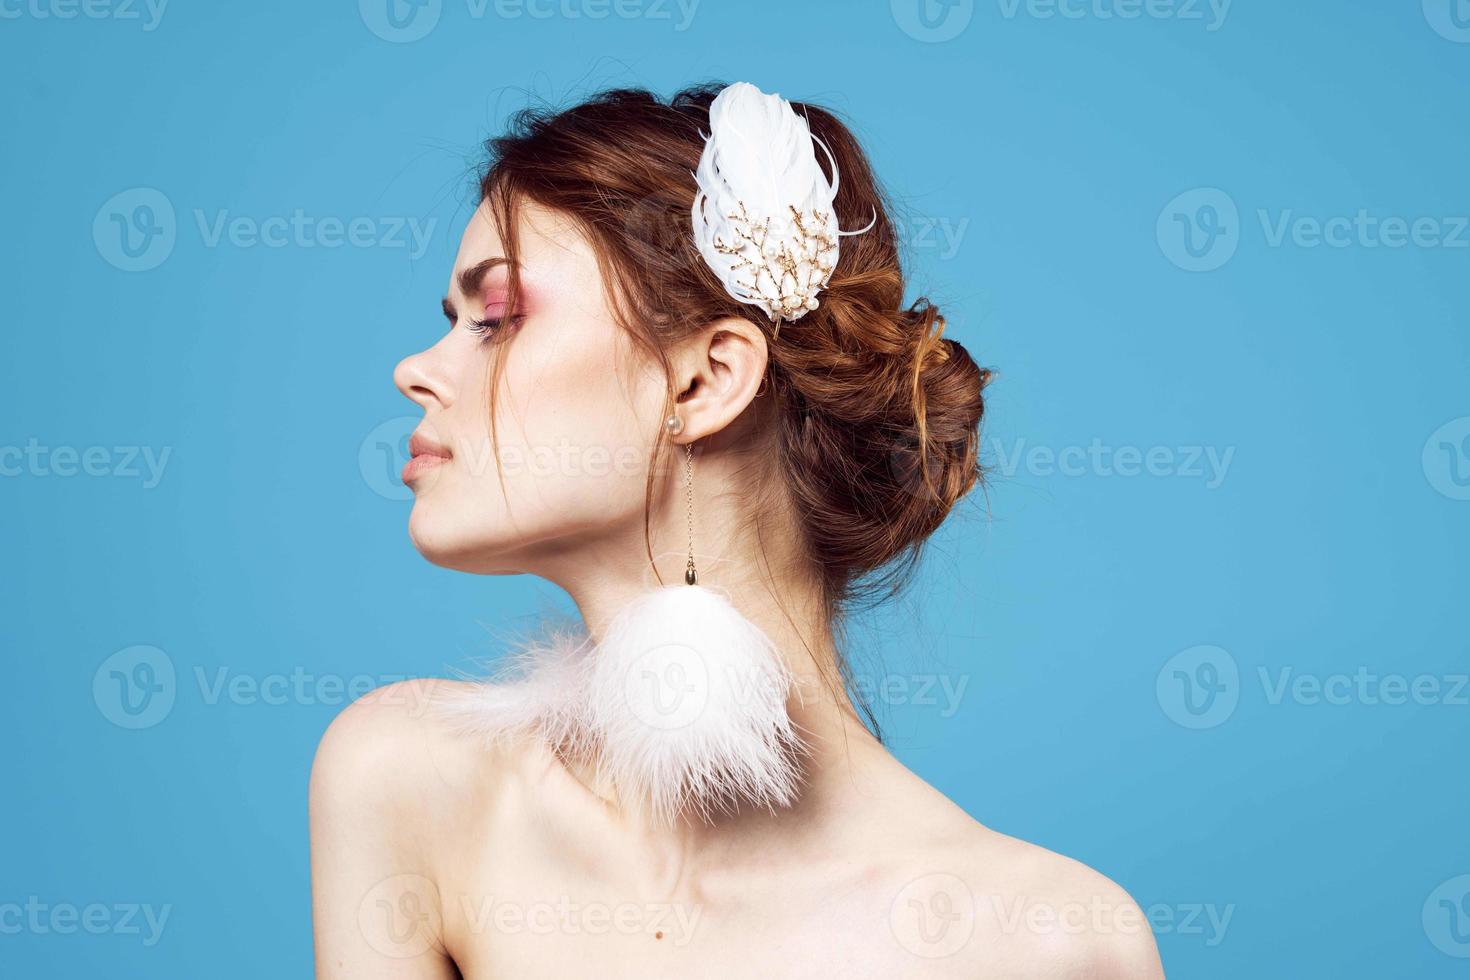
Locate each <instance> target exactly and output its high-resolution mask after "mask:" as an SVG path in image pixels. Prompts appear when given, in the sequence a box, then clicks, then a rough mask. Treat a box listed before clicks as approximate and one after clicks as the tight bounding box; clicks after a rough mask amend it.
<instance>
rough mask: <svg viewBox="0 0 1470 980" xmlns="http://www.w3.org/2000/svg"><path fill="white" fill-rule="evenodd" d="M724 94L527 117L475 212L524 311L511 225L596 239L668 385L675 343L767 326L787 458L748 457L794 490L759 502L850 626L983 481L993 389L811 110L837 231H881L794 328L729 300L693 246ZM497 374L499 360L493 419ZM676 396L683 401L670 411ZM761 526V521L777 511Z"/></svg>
mask: <svg viewBox="0 0 1470 980" xmlns="http://www.w3.org/2000/svg"><path fill="white" fill-rule="evenodd" d="M724 87H725V86H724V85H723V84H719V83H707V84H703V85H699V86H695V87H691V88H687V89H685V90H684V91H681V92H679V93H678V94H676V95H675V96H673V98H672V99H670V100H668V101H667V102H665V101H662V100H660V99H659V98H658V97H657V96H656V95H654V94H653V93H652V92H649V91H646V90H643V89H630V88H619V89H613V90H609V91H605V92H602V93H600V94H597V95H595V96H593V97H592V98H590V99H588V100H586V101H584V102H582V103H580V104H578V105H574V106H572V107H570V108H565V109H551V108H526V109H523V110H521V111H519V112H518V113H516V114H515V115H514V116H513V117H512V118H511V121H510V123H509V126H508V129H507V132H505V133H504V134H503V135H500V136H497V137H494V138H492V139H490V140H489V141H487V143H486V150H487V151H488V161H487V163H486V164H485V167H484V169H483V171H482V172H481V174H480V181H479V185H480V187H479V189H480V196H481V199H482V201H484V202H486V203H487V205H488V206H489V210H490V212H491V214H492V216H493V218H494V221H495V225H496V228H497V230H498V231H499V233H500V238H501V241H502V242H503V243H504V244H505V250H506V255H507V258H509V259H510V263H509V273H510V284H509V291H510V296H509V302H510V307H509V308H510V309H512V310H514V309H516V308H517V307H516V305H515V304H516V298H517V293H518V290H519V288H520V286H519V280H518V276H517V269H518V261H519V259H518V254H517V253H518V245H517V241H516V236H515V227H516V223H515V216H516V208H517V206H518V204H519V203H520V202H522V201H532V202H535V203H536V204H539V205H541V206H543V207H546V208H549V209H552V210H555V211H557V212H561V213H562V214H564V215H566V216H568V217H570V218H571V219H572V220H573V222H574V223H575V225H576V226H577V227H579V228H580V230H581V231H582V232H583V233H584V234H585V235H586V237H587V238H588V240H589V242H590V243H591V244H592V246H593V248H594V250H595V252H596V254H597V257H598V266H599V270H600V272H601V274H602V279H603V282H604V284H605V289H606V292H607V301H608V303H609V306H610V308H611V310H612V312H613V315H614V317H615V318H616V319H617V321H618V323H619V325H620V326H621V327H622V328H623V329H625V330H626V331H627V332H628V334H629V335H630V336H631V337H632V339H633V341H634V342H635V344H637V345H638V346H639V347H640V348H642V349H643V350H644V351H646V352H647V353H648V354H650V355H651V356H652V357H653V358H654V359H655V360H657V361H659V362H660V363H662V364H663V366H664V368H665V370H666V371H667V370H668V368H669V361H668V358H667V355H666V353H665V352H666V349H667V348H668V347H669V345H670V344H671V343H672V342H674V341H677V340H678V339H680V338H682V337H684V336H687V335H688V334H690V333H692V332H694V331H696V330H698V329H700V328H701V327H703V326H704V325H707V324H709V323H712V322H715V321H717V320H719V319H722V318H725V317H744V318H746V319H748V320H751V321H752V322H755V323H758V324H760V325H762V328H763V329H764V330H765V333H766V336H767V339H768V341H769V363H768V367H767V375H766V377H765V379H764V380H763V382H762V386H763V398H761V399H758V400H757V403H758V404H759V403H761V402H765V404H764V405H762V406H761V410H762V411H766V412H769V413H770V421H771V425H770V428H771V429H772V430H774V432H773V435H772V438H773V440H774V441H773V444H772V446H773V451H772V452H770V453H756V454H752V458H753V459H762V460H769V461H770V463H769V464H768V465H774V468H775V469H776V470H777V471H779V474H780V477H781V479H780V481H779V483H780V484H782V486H781V487H773V486H769V485H767V486H764V487H761V486H753V487H752V488H751V490H752V493H755V494H760V493H768V494H769V493H779V492H784V493H786V494H787V495H788V496H789V501H790V504H791V505H792V507H794V512H795V514H796V515H797V517H798V518H799V523H800V533H801V535H802V542H801V543H802V545H803V549H802V550H803V552H804V554H805V556H806V558H807V559H808V561H809V563H810V566H811V572H812V573H813V574H814V575H815V576H816V577H817V581H819V582H820V587H821V599H822V603H823V608H824V611H825V613H826V618H827V622H828V623H829V624H832V625H834V626H838V625H839V622H840V620H841V618H842V613H843V612H844V611H846V610H847V609H849V608H850V607H851V606H852V605H853V603H854V600H859V599H866V600H873V601H876V600H878V599H881V598H884V597H886V596H888V595H892V594H893V593H895V592H897V591H898V590H899V589H901V588H902V587H903V585H904V584H906V582H907V580H908V577H909V575H910V573H911V572H912V570H913V568H914V567H915V565H916V564H917V561H918V558H919V555H920V550H921V548H922V545H923V543H924V541H925V540H926V539H927V538H928V537H929V535H930V534H931V533H933V531H934V530H935V529H936V528H938V527H939V525H940V523H941V522H943V520H944V519H945V517H946V516H947V515H948V514H949V512H950V510H951V508H953V507H954V505H955V504H956V502H957V501H959V500H960V498H962V497H964V496H965V495H966V494H967V493H969V492H970V490H971V489H973V488H974V487H975V486H976V484H977V483H978V482H979V481H980V480H981V476H982V474H981V466H980V460H979V442H980V434H979V427H980V422H981V418H982V416H983V414H984V410H985V403H984V398H983V394H982V393H983V390H984V388H985V386H986V384H987V383H988V381H989V380H990V372H989V371H988V370H986V369H984V368H981V367H978V366H977V365H976V363H975V361H974V360H973V359H972V358H971V357H970V355H969V353H967V352H966V351H965V348H964V347H963V346H961V345H960V344H959V343H958V342H957V341H956V340H954V339H953V338H950V337H944V336H942V334H943V331H944V318H943V317H942V316H941V315H940V313H939V310H938V309H937V308H936V307H935V306H934V305H932V304H931V303H930V302H929V301H928V300H927V299H923V298H920V299H919V300H917V301H916V302H915V303H913V304H912V305H909V306H905V305H904V302H903V301H904V291H905V277H904V272H903V269H902V267H901V265H900V256H899V250H898V243H897V240H896V238H895V234H894V227H893V222H892V219H891V217H890V207H889V204H888V201H887V198H886V195H885V194H884V192H883V191H882V189H881V188H880V186H879V184H878V182H877V180H876V178H875V177H874V175H873V172H872V168H871V167H870V165H869V163H868V160H867V157H866V155H865V154H864V153H863V150H862V148H861V147H860V146H859V144H858V141H857V139H856V138H855V137H854V136H853V134H852V133H851V132H850V131H849V129H848V128H847V126H845V125H844V124H843V123H842V122H840V121H839V120H838V118H837V117H836V116H835V115H834V114H833V113H832V112H830V111H828V110H826V109H823V108H822V107H820V106H817V105H812V104H810V103H803V102H793V103H792V107H793V108H794V109H795V110H796V112H797V113H798V114H800V115H802V116H804V117H805V118H806V120H807V122H808V125H809V126H810V129H811V132H812V133H813V135H815V136H816V137H818V138H820V139H821V140H822V141H823V142H824V143H826V145H827V147H828V148H829V149H830V150H831V153H832V157H833V159H834V160H835V161H836V164H837V168H838V172H839V174H840V177H841V183H840V188H839V191H838V194H837V198H836V201H835V207H836V211H837V217H838V221H839V223H840V227H841V228H842V229H843V230H844V231H848V230H852V229H856V228H862V227H864V226H865V225H867V224H868V222H869V221H870V220H872V221H873V225H872V228H871V229H869V230H868V231H866V232H864V233H862V234H859V235H852V236H848V237H844V238H842V240H841V250H840V255H839V258H838V262H837V266H836V268H835V270H834V271H833V274H832V277H831V280H830V282H829V284H828V286H827V287H826V288H825V289H823V290H822V292H821V294H820V295H819V297H818V298H819V301H820V305H819V306H818V307H817V309H816V310H814V311H811V312H809V313H807V314H806V315H805V316H803V317H802V318H801V319H800V320H797V321H795V322H793V323H789V324H786V325H785V326H784V328H782V329H779V330H777V329H774V325H773V324H772V323H771V322H770V321H769V319H768V318H767V316H766V314H765V313H764V312H763V311H762V310H760V309H759V308H757V307H754V306H749V305H746V304H743V303H741V302H739V301H737V300H735V299H733V298H732V297H731V296H730V295H729V294H728V293H726V291H725V289H724V287H723V285H722V284H721V282H720V281H719V279H718V278H717V277H716V276H715V274H714V272H713V271H712V270H711V269H710V268H709V266H708V265H707V264H706V263H705V261H704V259H703V258H702V257H701V255H700V253H699V250H698V248H697V246H696V245H695V241H694V237H693V231H692V227H691V218H690V211H691V206H692V204H693V201H694V195H695V190H696V184H695V180H694V177H693V171H695V170H696V169H697V167H698V164H699V159H700V155H701V153H702V152H703V149H704V143H705V135H704V134H705V133H707V132H708V131H709V108H710V103H711V102H713V101H714V98H715V96H716V95H718V94H719V92H720V91H721V89H723V88H724ZM825 157H826V154H819V155H818V158H819V160H823V161H825ZM823 166H824V168H825V166H826V164H825V162H824V163H823ZM827 176H828V178H829V179H830V178H831V176H832V175H831V173H830V172H829V173H828V174H827ZM507 333H508V332H507ZM501 336H504V333H503V334H501ZM501 360H502V359H501V358H494V359H493V361H494V368H492V370H494V371H495V375H496V376H495V377H493V378H492V382H491V384H490V386H489V389H490V391H491V393H492V396H491V399H492V400H491V413H492V420H493V414H494V400H493V393H494V392H495V390H496V388H497V384H498V381H499V376H498V375H499V367H500V363H501ZM764 396H769V401H767V400H766V398H765V397H764ZM673 398H674V392H673V391H672V387H671V389H670V392H669V401H668V403H667V406H666V407H667V409H668V410H669V411H672V409H673V407H674V401H673ZM752 407H754V406H752ZM667 414H668V412H667V411H666V412H665V415H667ZM661 419H662V417H661ZM661 419H660V420H661ZM493 431H494V427H493V421H492V432H493ZM670 447H671V444H670V443H669V442H668V440H667V439H666V438H664V439H660V441H659V443H658V448H657V449H656V450H655V456H654V459H653V460H652V461H651V464H652V465H650V468H649V478H648V487H649V493H648V497H647V501H646V507H645V542H646V543H647V544H648V557H649V560H650V562H652V560H653V551H652V543H651V539H650V536H649V531H648V524H649V518H650V516H651V514H652V509H653V492H654V488H655V483H654V473H655V471H656V470H657V468H658V465H657V464H658V463H659V454H660V453H661V452H663V451H665V450H667V449H669V448H670ZM767 499H769V498H767ZM752 510H753V511H755V514H754V515H753V518H752V519H754V520H756V521H757V522H758V521H759V519H760V514H761V513H762V512H763V511H764V512H767V513H769V512H770V511H769V510H768V509H766V508H763V507H759V506H757V507H754V508H752ZM759 531H760V528H759V527H757V533H758V534H759ZM760 540H764V539H760ZM656 572H657V569H656V568H655V573H656ZM839 668H840V669H842V670H843V671H844V673H845V671H846V666H845V665H839Z"/></svg>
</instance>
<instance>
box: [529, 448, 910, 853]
mask: <svg viewBox="0 0 1470 980" xmlns="http://www.w3.org/2000/svg"><path fill="white" fill-rule="evenodd" d="M681 452H682V450H681ZM696 459H697V461H698V462H697V469H696V477H695V480H696V483H695V486H696V498H695V505H694V545H695V556H694V558H695V566H696V569H697V571H698V576H699V584H700V585H701V586H704V587H705V588H708V589H711V590H713V591H716V592H719V593H721V594H722V595H724V596H725V597H726V598H727V599H728V600H729V601H730V603H731V604H732V605H734V606H735V608H736V609H737V610H738V611H739V613H740V614H741V615H742V616H744V617H745V618H746V619H747V620H749V621H750V622H751V623H753V624H754V625H755V626H757V627H758V628H759V629H760V630H761V631H762V632H763V633H765V635H766V636H767V637H769V638H770V640H771V642H772V644H773V645H774V646H775V648H776V650H777V651H778V652H779V655H780V656H781V657H782V659H783V660H784V661H785V664H786V666H787V669H788V670H789V671H790V673H791V676H792V678H793V679H794V682H795V683H794V687H793V696H792V697H791V698H790V699H789V701H788V704H787V711H788V714H789V715H790V717H791V720H792V721H793V723H794V724H795V725H796V726H797V729H798V731H799V733H800V735H801V738H802V740H803V743H804V746H805V749H806V752H805V755H804V756H803V758H802V760H801V766H802V775H803V778H802V786H801V792H800V795H799V798H798V800H797V802H796V804H795V805H794V806H792V807H790V808H786V809H782V810H780V811H778V812H777V813H775V814H771V813H769V812H768V811H765V810H754V809H751V810H747V811H744V812H737V813H733V814H718V815H715V816H714V817H713V818H712V819H711V820H710V821H708V822H706V821H704V820H701V819H700V818H699V817H698V816H691V817H690V818H689V819H688V820H685V821H682V822H680V823H679V824H677V825H676V826H675V827H673V828H669V827H667V826H662V825H658V824H656V823H655V822H653V821H651V820H647V819H645V818H644V817H642V816H640V815H639V813H638V811H637V809H636V808H635V807H626V808H625V807H614V808H612V811H611V812H612V814H613V815H612V816H611V817H610V819H615V820H617V821H619V822H620V823H622V824H624V827H623V829H624V830H625V831H627V832H629V833H630V834H631V835H633V836H634V837H635V838H642V839H645V840H646V841H648V843H649V846H650V847H651V848H653V849H654V851H655V852H656V853H657V854H659V855H662V857H661V858H660V857H655V858H654V863H655V865H669V866H674V867H680V868H682V867H684V866H685V864H686V862H687V860H688V859H689V856H690V855H691V854H693V853H696V852H697V853H699V854H701V855H712V854H727V856H732V855H729V852H728V851H727V850H726V849H727V847H735V848H737V849H738V850H740V851H741V852H746V851H747V845H750V844H752V843H753V842H756V841H759V840H770V841H773V842H778V843H780V844H781V845H783V846H784V845H785V844H787V843H788V842H790V841H793V840H796V839H799V837H800V836H801V832H802V831H810V828H812V827H813V826H819V825H821V824H822V823H823V822H824V821H823V818H824V817H825V816H826V815H827V814H829V813H832V812H834V810H835V808H836V807H837V806H839V804H840V802H841V801H844V800H846V799H848V798H850V794H851V792H852V786H853V783H854V779H855V777H856V776H857V770H858V769H859V768H861V766H860V760H863V759H869V758H872V754H873V753H874V752H875V751H876V752H878V753H882V752H883V750H882V748H881V746H879V745H878V743H877V741H876V739H874V738H873V736H872V735H871V734H870V733H869V732H868V731H867V729H866V728H865V727H864V726H863V725H862V723H861V721H860V720H859V718H858V716H857V713H856V711H855V710H854V708H853V705H852V704H851V701H850V700H849V698H848V696H847V694H846V692H845V691H844V690H843V688H842V684H841V681H840V671H839V669H838V667H839V663H840V659H839V658H840V656H841V653H840V651H839V650H838V649H837V645H836V643H835V641H834V638H833V634H832V629H831V625H830V623H829V622H828V619H827V611H826V609H825V604H824V602H823V597H822V591H821V583H820V581H819V579H818V578H817V576H816V575H814V574H812V573H811V566H810V563H809V561H807V560H806V559H805V557H804V556H803V555H802V554H801V552H800V545H799V538H800V536H799V535H798V534H796V533H794V530H793V529H794V528H795V527H796V526H797V525H796V522H795V516H794V515H793V514H791V513H790V511H789V509H788V508H787V507H783V506H780V505H776V504H771V505H767V506H761V507H757V508H755V510H756V512H757V513H758V515H759V516H760V518H761V519H763V521H764V523H760V522H756V523H752V522H751V521H749V519H748V518H747V517H746V516H745V515H747V514H748V513H750V511H751V509H752V501H751V498H750V495H749V494H747V493H745V492H744V491H743V484H742V481H741V471H742V469H743V468H746V467H749V466H751V465H752V461H751V460H748V459H741V458H739V455H738V454H735V453H732V452H727V451H722V449H721V447H720V446H718V445H717V444H709V445H707V446H706V447H705V448H704V450H703V451H697V452H696ZM682 476H683V471H682V468H678V467H676V468H675V469H674V471H673V472H671V473H670V474H669V479H668V480H667V481H666V484H665V485H664V486H663V487H662V490H663V492H662V493H660V494H658V495H657V497H656V500H659V501H661V502H662V504H663V506H662V508H661V509H659V510H656V511H655V513H654V514H652V515H650V518H649V527H648V531H649V534H650V538H651V540H652V542H653V544H654V561H653V563H652V565H650V563H649V561H648V560H647V551H646V545H645V539H644V522H643V515H642V513H641V512H640V513H639V514H638V515H637V516H636V520H632V521H630V522H629V524H630V526H626V527H623V528H620V529H618V530H616V531H614V532H612V533H610V534H607V535H606V536H605V537H603V538H601V539H599V540H596V541H587V540H585V539H584V540H580V541H577V542H575V543H568V544H567V545H566V547H565V548H564V549H563V550H561V551H560V552H559V553H547V552H543V553H542V555H541V556H540V558H541V559H542V560H541V561H539V562H538V563H537V564H538V565H539V567H537V568H535V569H534V573H535V574H537V575H539V576H541V577H543V578H546V579H548V580H550V581H552V582H554V583H555V584H557V585H558V586H560V587H561V588H563V589H564V590H565V591H566V592H567V593H568V595H569V596H570V597H571V598H572V600H573V602H575V604H576V606H577V609H578V612H579V613H580V615H581V618H582V620H583V622H584V623H585V624H586V626H587V629H588V632H589V633H590V634H591V635H592V637H593V639H594V640H600V639H601V638H602V636H603V632H604V630H605V629H606V627H607V625H608V624H609V623H610V622H611V620H612V619H613V617H614V616H616V615H617V613H618V611H619V610H620V609H621V608H622V607H623V606H624V605H626V604H627V603H628V602H629V601H631V600H632V599H633V598H635V597H636V596H638V595H640V594H641V593H644V592H647V591H649V590H652V589H655V588H658V587H660V585H661V584H662V585H668V586H673V587H675V588H681V587H683V586H682V583H683V582H684V569H685V565H686V562H687V559H688V550H687V548H686V547H684V545H685V544H686V543H687V541H688V524H687V523H686V515H685V510H684V499H683V492H682ZM670 545H674V546H675V547H672V548H671V547H669V546H670ZM655 570H656V572H655ZM578 775H579V776H580V777H581V778H582V781H583V782H584V784H585V785H587V786H588V787H589V789H591V790H592V791H593V792H595V793H597V794H598V795H600V796H603V797H604V798H607V799H613V801H614V802H616V800H615V799H614V797H613V794H612V792H611V790H610V789H609V787H607V786H605V785H602V786H599V785H597V784H596V777H595V775H594V773H592V772H581V773H579V774H578ZM640 850H642V849H641V848H640ZM652 856H653V855H652V854H651V853H650V852H647V851H645V852H644V857H645V859H647V858H649V857H652Z"/></svg>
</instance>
